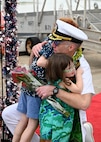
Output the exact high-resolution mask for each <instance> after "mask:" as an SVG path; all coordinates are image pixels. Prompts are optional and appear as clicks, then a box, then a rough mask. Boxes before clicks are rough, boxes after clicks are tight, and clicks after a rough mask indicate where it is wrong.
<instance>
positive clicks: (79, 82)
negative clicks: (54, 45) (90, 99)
mask: <svg viewBox="0 0 101 142" xmlns="http://www.w3.org/2000/svg"><path fill="white" fill-rule="evenodd" d="M82 74H83V70H82V69H81V68H78V69H77V72H76V84H75V83H73V82H72V81H71V80H69V82H70V83H71V85H70V86H68V85H66V81H65V87H66V88H67V89H69V90H70V91H71V92H74V93H81V92H82V89H83V79H82Z"/></svg>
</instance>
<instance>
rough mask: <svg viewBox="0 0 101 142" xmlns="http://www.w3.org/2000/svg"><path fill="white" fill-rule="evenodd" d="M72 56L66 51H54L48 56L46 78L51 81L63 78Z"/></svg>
mask: <svg viewBox="0 0 101 142" xmlns="http://www.w3.org/2000/svg"><path fill="white" fill-rule="evenodd" d="M72 61H73V60H72V58H71V57H70V56H68V55H66V54H64V53H54V54H53V55H52V56H51V57H49V58H48V64H47V67H46V78H47V79H48V81H50V82H51V83H52V82H54V81H57V80H58V79H61V80H63V73H64V70H65V68H66V67H67V66H68V65H70V64H71V62H72Z"/></svg>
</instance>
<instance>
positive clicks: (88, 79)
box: [80, 56, 95, 94]
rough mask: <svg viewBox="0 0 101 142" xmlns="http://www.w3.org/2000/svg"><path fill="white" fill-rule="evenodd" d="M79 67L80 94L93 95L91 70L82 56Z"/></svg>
mask: <svg viewBox="0 0 101 142" xmlns="http://www.w3.org/2000/svg"><path fill="white" fill-rule="evenodd" d="M80 67H81V68H82V69H83V71H84V72H83V76H82V77H83V91H82V94H87V93H93V94H94V93H95V91H94V87H93V81H92V74H91V69H90V66H89V64H88V62H87V61H86V59H85V58H84V56H82V57H81V58H80Z"/></svg>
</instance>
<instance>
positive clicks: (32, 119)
mask: <svg viewBox="0 0 101 142" xmlns="http://www.w3.org/2000/svg"><path fill="white" fill-rule="evenodd" d="M50 44H51V43H48V44H46V45H45V46H44V48H43V49H42V50H41V51H40V55H43V56H44V57H45V58H48V57H49V56H51V55H52V53H53V49H52V47H51V46H50ZM38 58H39V57H33V56H32V55H30V63H31V61H32V64H31V65H30V70H34V72H35V73H36V75H37V77H38V78H39V79H40V80H42V81H44V82H47V81H46V78H45V68H43V67H39V66H37V60H38ZM34 95H35V96H34ZM40 103H41V99H40V98H39V97H38V96H37V94H36V92H31V91H29V90H27V89H26V88H25V87H22V88H21V95H20V98H19V102H18V107H17V110H18V111H19V112H21V113H22V117H21V120H20V121H19V123H18V125H17V127H16V129H15V132H14V136H13V140H12V142H19V141H20V142H30V141H31V139H32V136H33V134H34V132H35V130H36V128H37V126H38V119H39V109H40Z"/></svg>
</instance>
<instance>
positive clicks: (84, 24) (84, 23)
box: [83, 0, 87, 27]
mask: <svg viewBox="0 0 101 142" xmlns="http://www.w3.org/2000/svg"><path fill="white" fill-rule="evenodd" d="M86 4H87V3H86V0H84V22H83V27H85V26H86Z"/></svg>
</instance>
